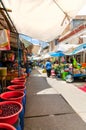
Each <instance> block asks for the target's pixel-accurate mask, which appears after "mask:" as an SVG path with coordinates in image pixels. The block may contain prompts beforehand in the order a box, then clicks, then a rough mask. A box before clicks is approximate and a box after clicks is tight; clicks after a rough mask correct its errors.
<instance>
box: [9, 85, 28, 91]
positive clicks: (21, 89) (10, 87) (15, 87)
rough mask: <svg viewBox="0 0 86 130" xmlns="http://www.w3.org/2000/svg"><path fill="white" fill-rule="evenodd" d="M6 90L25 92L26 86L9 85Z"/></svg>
mask: <svg viewBox="0 0 86 130" xmlns="http://www.w3.org/2000/svg"><path fill="white" fill-rule="evenodd" d="M7 89H8V90H11V91H15V90H19V91H22V92H24V91H25V90H26V86H24V85H10V86H8V87H7Z"/></svg>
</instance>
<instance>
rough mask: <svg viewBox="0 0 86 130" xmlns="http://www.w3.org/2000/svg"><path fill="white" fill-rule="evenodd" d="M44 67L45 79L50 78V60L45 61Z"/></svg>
mask: <svg viewBox="0 0 86 130" xmlns="http://www.w3.org/2000/svg"><path fill="white" fill-rule="evenodd" d="M45 67H46V72H47V77H50V75H51V69H52V64H51V62H50V60H47V61H46V63H45Z"/></svg>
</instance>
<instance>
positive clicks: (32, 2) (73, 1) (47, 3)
mask: <svg viewBox="0 0 86 130" xmlns="http://www.w3.org/2000/svg"><path fill="white" fill-rule="evenodd" d="M2 1H3V3H4V4H5V7H6V8H9V9H12V12H10V13H9V14H10V16H11V18H12V20H13V22H14V24H15V26H16V28H17V30H18V32H19V33H21V34H25V35H28V36H30V37H32V38H36V39H39V40H42V41H47V42H49V41H52V40H54V39H55V38H57V37H59V35H61V33H62V32H63V30H64V29H65V27H66V26H67V25H68V23H69V19H70V20H71V19H72V18H73V17H75V15H76V14H77V13H78V11H79V10H80V9H81V8H82V7H83V5H85V4H86V0H2ZM55 1H56V2H57V4H58V5H56V3H55Z"/></svg>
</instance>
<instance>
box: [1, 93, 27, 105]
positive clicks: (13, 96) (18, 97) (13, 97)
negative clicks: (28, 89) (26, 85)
mask: <svg viewBox="0 0 86 130" xmlns="http://www.w3.org/2000/svg"><path fill="white" fill-rule="evenodd" d="M24 96H25V94H24V92H21V91H9V92H4V93H2V94H1V95H0V97H1V99H3V100H5V101H17V102H19V103H22V99H23V97H24Z"/></svg>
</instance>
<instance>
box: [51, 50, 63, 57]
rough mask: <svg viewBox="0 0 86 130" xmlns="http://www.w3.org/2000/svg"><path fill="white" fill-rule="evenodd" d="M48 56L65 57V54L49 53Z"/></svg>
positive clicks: (60, 52) (59, 52)
mask: <svg viewBox="0 0 86 130" xmlns="http://www.w3.org/2000/svg"><path fill="white" fill-rule="evenodd" d="M49 55H50V56H52V57H62V56H65V54H64V53H63V52H62V51H58V52H51V53H49Z"/></svg>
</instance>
